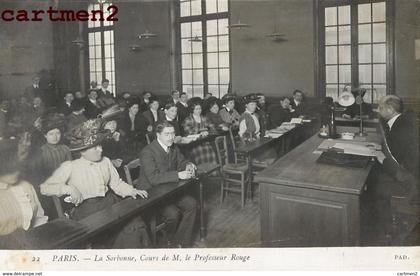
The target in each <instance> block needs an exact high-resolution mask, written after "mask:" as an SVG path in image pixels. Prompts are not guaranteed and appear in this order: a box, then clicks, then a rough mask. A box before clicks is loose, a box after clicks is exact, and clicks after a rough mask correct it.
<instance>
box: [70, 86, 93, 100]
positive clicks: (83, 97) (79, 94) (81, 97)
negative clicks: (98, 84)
mask: <svg viewBox="0 0 420 276" xmlns="http://www.w3.org/2000/svg"><path fill="white" fill-rule="evenodd" d="M93 90H95V89H93ZM74 99H75V100H80V101H82V102H84V101H86V95H85V94H84V93H83V92H82V91H76V92H74Z"/></svg>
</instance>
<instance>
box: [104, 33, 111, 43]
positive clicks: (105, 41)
mask: <svg viewBox="0 0 420 276" xmlns="http://www.w3.org/2000/svg"><path fill="white" fill-rule="evenodd" d="M104 43H105V44H110V43H111V38H110V31H106V32H104Z"/></svg>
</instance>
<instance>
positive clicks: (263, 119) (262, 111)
mask: <svg viewBox="0 0 420 276" xmlns="http://www.w3.org/2000/svg"><path fill="white" fill-rule="evenodd" d="M256 96H257V98H258V102H257V109H256V111H255V112H256V113H257V114H258V119H259V121H260V127H261V130H260V131H261V135H262V136H264V135H265V131H266V130H268V123H269V115H268V112H267V104H266V102H265V96H264V94H262V93H257V94H256Z"/></svg>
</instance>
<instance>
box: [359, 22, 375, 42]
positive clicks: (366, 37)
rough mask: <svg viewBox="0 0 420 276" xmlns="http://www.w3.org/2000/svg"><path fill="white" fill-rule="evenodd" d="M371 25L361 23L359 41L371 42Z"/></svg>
mask: <svg viewBox="0 0 420 276" xmlns="http://www.w3.org/2000/svg"><path fill="white" fill-rule="evenodd" d="M371 35H372V33H371V25H370V24H368V25H359V43H370V42H372V38H371Z"/></svg>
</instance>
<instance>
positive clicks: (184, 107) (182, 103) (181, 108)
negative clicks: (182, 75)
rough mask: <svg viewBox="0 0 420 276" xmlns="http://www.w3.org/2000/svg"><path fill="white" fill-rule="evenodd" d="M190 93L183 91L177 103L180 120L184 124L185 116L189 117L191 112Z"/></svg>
mask: <svg viewBox="0 0 420 276" xmlns="http://www.w3.org/2000/svg"><path fill="white" fill-rule="evenodd" d="M187 101H188V95H187V93H185V92H182V93H181V95H180V98H179V102H177V103H176V107H177V108H178V110H177V112H178V122H180V124H182V123H183V122H184V120H185V118H187V117H188V116H189V115H190V113H189V112H188V104H187Z"/></svg>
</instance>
